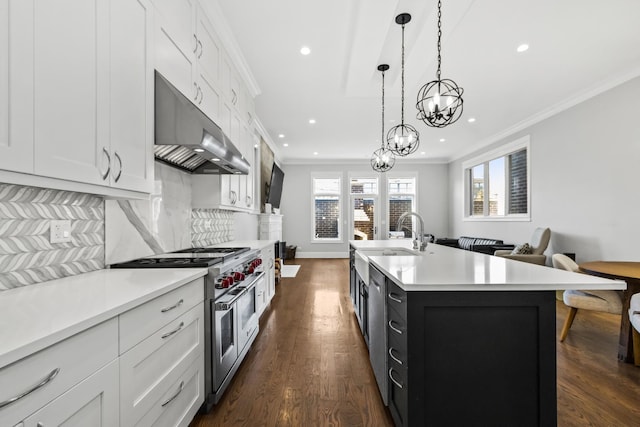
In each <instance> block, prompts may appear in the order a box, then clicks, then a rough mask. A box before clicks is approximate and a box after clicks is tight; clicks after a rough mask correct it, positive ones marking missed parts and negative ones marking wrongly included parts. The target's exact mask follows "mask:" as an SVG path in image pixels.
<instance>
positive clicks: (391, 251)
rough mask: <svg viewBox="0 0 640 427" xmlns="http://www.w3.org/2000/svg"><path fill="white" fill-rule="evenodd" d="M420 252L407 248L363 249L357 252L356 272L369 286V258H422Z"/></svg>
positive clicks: (355, 257)
mask: <svg viewBox="0 0 640 427" xmlns="http://www.w3.org/2000/svg"><path fill="white" fill-rule="evenodd" d="M420 255H422V254H421V253H420V252H418V251H414V250H411V249H407V248H363V249H358V250H357V251H356V252H355V255H354V259H355V267H356V271H357V272H358V274H359V275H360V277H361V278H362V280H363V281H364V283H366V284H367V285H368V284H369V257H370V256H420Z"/></svg>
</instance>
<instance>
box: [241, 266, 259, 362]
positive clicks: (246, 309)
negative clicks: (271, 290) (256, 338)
mask: <svg viewBox="0 0 640 427" xmlns="http://www.w3.org/2000/svg"><path fill="white" fill-rule="evenodd" d="M264 281H265V275H264V273H260V276H258V278H257V279H256V280H254V281H253V283H252V284H251V285H250V287H248V289H247V292H246V293H245V294H244V295H242V297H241V298H240V299H239V300H238V301H237V303H236V307H237V309H238V349H239V351H240V352H242V350H243V349H244V347H245V346H246V345H247V343H248V342H249V340H250V338H251V336H252V335H254V334H255V332H256V330H257V329H258V301H257V298H256V288H257V286H256V285H257V284H258V283H261V282H264Z"/></svg>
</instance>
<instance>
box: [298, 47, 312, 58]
mask: <svg viewBox="0 0 640 427" xmlns="http://www.w3.org/2000/svg"><path fill="white" fill-rule="evenodd" d="M300 53H301V54H303V55H305V56H306V55H309V54H310V53H311V49H309V47H308V46H302V48H301V49H300Z"/></svg>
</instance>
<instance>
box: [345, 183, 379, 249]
mask: <svg viewBox="0 0 640 427" xmlns="http://www.w3.org/2000/svg"><path fill="white" fill-rule="evenodd" d="M352 179H375V181H376V186H377V189H378V192H377V193H366V192H365V193H352V192H351V180H352ZM380 181H386V179H384V177H381V176H380V175H374V174H372V173H369V172H367V173H364V172H363V173H358V172H349V174H348V176H347V189H348V193H349V195H348V197H349V209H348V211H347V215H348V217H347V226H348V227H349V236H350V237H351V236H352V235H353V231H354V222H355V221H354V218H353V202H354V197H358V196H361V197H371V198H373V199H374V200H375V202H374V203H375V206H376V209H375V212H374V218H373V226H374V238H380V236H381V235H382V225H381V223H380V219H381V218H380V211H381V205H380V193H381V191H382V188H381V182H380ZM354 239H355V237H354Z"/></svg>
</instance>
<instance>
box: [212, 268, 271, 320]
mask: <svg viewBox="0 0 640 427" xmlns="http://www.w3.org/2000/svg"><path fill="white" fill-rule="evenodd" d="M263 276H264V271H261V272H260V274H258V275H257V276H256V277H255V278H254V280H252V281H251V283H249V284H248V285H247V286H246V287H245V288H244V289H243V290H242V291H241V292H238V294H237V295H234V296H233V298H232V299H231V300H229V301H225V302H216V303H215V307H216V311H227V310H229V309H230V308H231V307H232V306H233V304H235V303H236V301H238V300H239V299H240V298H242V297H243V296H244V295H245V294H246V293H247V292H249V291H250V290H251V289H253V288H255V286H256V283H258V280H260V279H261V278H262V277H263Z"/></svg>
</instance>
